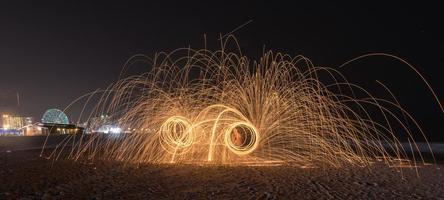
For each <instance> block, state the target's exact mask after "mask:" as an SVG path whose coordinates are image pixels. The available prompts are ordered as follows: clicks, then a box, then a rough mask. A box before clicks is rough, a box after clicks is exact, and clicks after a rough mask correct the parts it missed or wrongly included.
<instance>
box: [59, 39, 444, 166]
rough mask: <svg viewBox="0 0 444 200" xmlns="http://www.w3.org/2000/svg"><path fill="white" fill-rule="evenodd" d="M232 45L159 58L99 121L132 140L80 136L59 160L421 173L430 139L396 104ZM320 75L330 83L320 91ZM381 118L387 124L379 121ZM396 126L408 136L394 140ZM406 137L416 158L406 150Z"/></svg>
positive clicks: (301, 64)
mask: <svg viewBox="0 0 444 200" xmlns="http://www.w3.org/2000/svg"><path fill="white" fill-rule="evenodd" d="M227 42H228V40H227V41H225V43H224V44H223V45H222V48H221V50H218V51H210V50H207V49H200V50H193V49H190V48H184V49H177V50H175V51H173V52H172V53H170V54H166V53H160V54H156V56H155V57H154V58H153V59H151V62H152V64H151V70H150V71H149V72H147V73H145V74H142V75H139V76H130V77H127V78H123V79H120V80H119V81H118V82H117V83H115V84H113V85H112V86H110V87H109V88H108V89H107V90H105V91H102V92H101V93H100V102H99V103H98V104H97V105H96V106H95V109H94V110H93V111H92V112H91V114H90V116H97V115H100V114H102V113H109V114H110V116H112V118H113V119H114V121H115V122H116V124H118V125H119V127H121V128H122V130H130V131H129V132H128V133H125V134H121V135H119V136H118V137H109V136H104V135H103V134H90V135H82V136H81V137H80V139H79V138H76V139H75V138H74V137H72V138H71V139H68V140H66V141H64V142H63V143H61V144H60V145H59V147H58V148H56V150H55V151H54V152H53V153H52V154H51V156H52V157H53V158H58V156H59V155H60V152H61V151H63V149H65V146H66V145H68V144H73V145H72V147H71V148H70V150H69V151H70V153H69V157H70V158H73V159H79V158H82V157H83V158H90V159H110V160H113V161H121V162H124V163H134V164H139V163H191V164H234V165H274V164H293V165H298V166H304V167H309V166H317V165H326V166H334V167H340V166H344V165H359V166H367V165H369V164H371V163H372V162H373V161H375V160H382V161H384V162H386V163H387V164H389V165H391V166H410V165H413V164H412V163H413V162H410V161H409V160H410V159H409V157H408V152H410V151H415V150H417V149H418V147H417V146H416V144H415V142H414V141H415V140H414V137H413V134H414V133H413V131H412V126H415V134H416V136H415V137H416V138H417V137H418V135H419V136H421V137H423V136H424V134H423V133H422V131H421V128H420V127H419V125H418V124H417V123H416V121H415V120H414V118H413V117H412V116H411V115H410V114H409V113H408V112H407V111H405V110H404V109H403V108H402V107H401V106H400V105H399V104H398V102H397V100H396V98H394V97H393V98H391V99H392V100H391V99H381V98H377V97H374V96H372V94H370V93H369V92H367V91H366V90H365V89H363V88H361V87H360V86H358V85H355V84H352V83H349V82H348V81H347V80H346V79H345V77H344V76H343V75H342V74H341V73H339V71H338V69H333V68H326V67H317V66H314V65H313V64H312V63H311V61H310V60H309V59H307V58H305V57H304V56H296V57H290V56H288V55H285V54H281V53H273V52H271V51H270V52H266V53H264V54H263V56H262V57H261V58H260V59H259V60H257V61H254V62H253V61H251V60H249V59H248V58H247V57H245V56H242V55H241V54H240V53H238V52H237V51H228V50H227V49H226V48H225V45H226V43H227ZM366 56H371V55H366ZM386 56H390V55H386ZM390 57H393V56H390ZM141 58H143V59H145V60H148V58H146V57H143V56H140V55H138V56H135V57H133V58H132V59H130V61H129V62H128V64H130V63H131V62H132V61H134V60H137V59H141ZM396 59H398V58H396ZM399 60H400V61H402V60H401V59H399ZM352 61H353V60H352ZM352 61H351V62H352ZM402 62H403V61H402ZM346 64H347V63H346ZM407 65H408V64H407ZM408 66H410V65H408ZM412 69H414V68H413V67H412ZM320 73H322V74H324V79H325V74H327V75H328V77H329V80H332V81H331V83H328V84H324V83H323V82H321V79H320V78H319V74H320ZM418 75H419V76H421V75H420V74H419V72H418ZM421 78H422V76H421ZM424 81H425V80H424ZM379 83H380V84H381V85H382V86H383V87H384V88H385V89H387V90H388V88H387V87H385V86H384V85H383V84H382V83H381V82H379ZM425 83H426V84H427V86H428V87H429V88H428V89H430V90H431V92H432V93H433V95H435V93H434V92H433V90H432V89H431V87H430V86H429V85H428V83H427V82H426V81H425ZM388 91H389V90H388ZM98 93H99V92H95V93H94V94H92V95H98ZM362 94H364V95H365V97H358V96H362ZM90 96H91V95H90ZM435 97H436V95H435ZM436 100H437V102H438V104H439V106H441V105H440V103H439V100H438V99H436ZM369 109H371V110H372V112H369V111H368V110H369ZM375 111H376V112H375ZM375 113H377V114H376V115H378V116H379V118H382V119H384V120H382V121H377V120H373V117H374V116H375ZM397 113H401V115H399V114H397ZM394 122H395V123H396V124H397V126H400V127H401V128H402V129H403V130H402V131H398V132H397V131H395V130H394V129H393V128H392V124H393V123H394ZM407 122H408V123H409V124H410V125H409V126H407V125H406V123H407ZM400 134H404V135H405V138H407V139H408V141H410V144H411V147H410V149H406V148H405V146H402V145H401V142H400V140H399V138H398V136H399V135H400ZM424 139H425V138H424ZM430 151H431V150H430ZM416 159H417V160H419V161H422V162H423V161H424V160H423V159H422V157H417V158H416Z"/></svg>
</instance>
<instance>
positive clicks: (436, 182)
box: [0, 150, 444, 199]
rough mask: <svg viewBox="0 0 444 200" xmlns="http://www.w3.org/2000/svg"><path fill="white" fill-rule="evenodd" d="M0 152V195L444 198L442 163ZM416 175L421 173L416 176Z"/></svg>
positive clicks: (0, 196)
mask: <svg viewBox="0 0 444 200" xmlns="http://www.w3.org/2000/svg"><path fill="white" fill-rule="evenodd" d="M39 153H40V151H39V150H24V151H12V152H10V153H4V152H3V153H2V155H1V158H2V159H1V164H0V166H1V170H0V180H1V182H2V184H0V199H444V190H443V188H444V171H443V166H442V165H439V164H436V165H425V166H424V165H421V166H419V168H418V174H417V172H416V170H414V169H403V170H402V172H399V171H397V169H395V168H390V167H388V166H386V165H384V164H382V163H375V164H374V165H373V166H372V167H370V168H361V167H345V168H311V169H310V168H307V169H301V168H298V167H294V166H272V167H270V166H269V167H258V166H256V167H245V166H237V167H236V166H193V165H142V166H139V167H131V166H129V167H123V166H122V165H121V164H119V163H114V162H103V161H100V162H94V163H85V162H74V161H72V160H63V159H62V160H58V161H56V162H53V161H52V160H48V159H45V158H40V157H39ZM418 175H419V176H418Z"/></svg>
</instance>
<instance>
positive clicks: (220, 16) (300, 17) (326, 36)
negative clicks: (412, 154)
mask: <svg viewBox="0 0 444 200" xmlns="http://www.w3.org/2000/svg"><path fill="white" fill-rule="evenodd" d="M29 2H32V3H29ZM120 2H121V3H112V2H111V1H96V2H95V3H91V2H88V1H85V2H84V3H81V2H80V1H72V2H71V3H67V2H62V1H55V2H46V3H42V2H41V1H28V3H24V2H22V1H1V3H0V112H10V113H19V114H22V115H31V116H34V117H36V118H37V119H39V118H40V117H41V115H42V113H43V112H44V111H45V109H47V108H64V107H65V106H67V105H68V103H69V102H71V101H72V100H73V99H75V98H76V97H78V96H80V95H82V94H85V93H87V92H89V91H92V90H94V89H96V88H105V87H106V86H108V85H109V84H111V83H112V82H113V81H115V80H116V79H117V77H118V75H119V72H120V70H121V68H122V65H123V63H124V62H125V61H126V60H127V59H128V58H129V57H130V56H132V55H134V54H137V53H143V54H146V55H149V56H152V55H154V53H155V52H158V51H170V50H173V49H176V48H179V47H187V46H189V45H191V47H194V48H202V47H203V35H204V34H206V35H207V41H208V43H210V44H211V43H212V44H214V45H215V46H216V45H217V44H218V41H217V39H218V37H219V35H220V34H225V33H227V32H230V31H232V30H233V29H235V28H236V27H238V26H239V25H241V24H243V23H245V22H247V21H249V20H253V21H252V22H251V23H250V24H248V25H247V26H245V27H243V28H242V29H240V30H238V31H236V32H235V35H236V37H237V39H238V40H239V41H240V44H241V47H242V50H243V52H244V53H245V54H246V55H250V56H257V55H258V54H259V53H260V52H262V48H263V46H264V45H265V47H266V48H267V49H272V50H275V51H282V52H286V53H288V54H290V55H298V54H303V55H305V56H307V57H309V58H311V59H312V61H313V62H314V64H315V65H320V66H329V67H335V66H338V65H340V64H342V63H343V62H345V61H347V60H349V59H351V58H353V57H356V56H359V55H362V54H365V53H370V52H385V53H391V54H394V55H397V56H400V57H402V58H404V59H406V60H407V61H408V62H410V63H412V64H413V65H415V66H416V67H417V68H418V70H419V71H420V72H422V73H423V75H424V76H425V77H426V78H427V79H428V80H429V82H430V83H431V85H432V86H434V88H435V89H436V92H437V95H438V96H439V98H440V99H444V80H443V77H442V75H443V71H444V70H443V67H444V66H443V64H444V59H443V56H442V55H441V54H442V53H443V52H444V39H443V31H442V30H441V27H442V25H443V19H444V18H443V15H442V14H441V13H442V11H441V10H439V8H440V6H438V5H432V4H424V5H421V4H419V5H418V2H415V4H406V3H405V2H403V1H400V2H392V3H390V4H388V3H386V2H380V3H378V2H376V1H372V3H356V4H349V3H347V4H345V3H343V4H338V3H333V2H330V1H326V2H317V3H312V4H309V3H307V2H302V3H297V4H287V3H284V2H285V1H282V2H278V1H267V2H268V3H265V2H263V1H254V2H253V1H252V2H251V3H237V2H235V3H226V2H224V1H214V3H192V2H188V1H181V2H182V3H177V2H169V1H158V2H155V1H141V2H129V1H120ZM184 2H186V3H184ZM341 71H342V72H343V73H344V74H345V75H346V76H347V78H349V80H350V81H351V82H355V83H358V84H362V85H364V86H366V88H370V89H378V90H381V88H379V87H377V85H376V84H375V82H374V81H375V80H376V79H377V80H381V81H383V82H384V83H386V84H387V85H388V86H390V88H391V89H392V90H393V91H394V93H395V94H396V95H397V97H398V98H399V100H400V101H401V104H402V105H403V106H404V107H405V108H406V109H407V110H409V111H410V112H411V113H412V114H413V115H414V116H415V117H416V118H417V119H418V121H419V122H420V123H422V124H423V126H424V129H425V130H426V131H428V134H429V135H430V136H429V137H430V138H432V139H433V140H444V138H443V136H442V135H443V133H444V132H443V131H444V129H443V126H442V122H443V119H444V118H443V114H441V113H440V112H439V108H438V107H437V105H436V103H435V102H434V101H433V98H432V96H431V95H430V93H428V92H427V91H426V88H425V85H424V84H423V83H422V82H420V81H419V79H418V77H417V76H416V75H415V74H414V73H412V71H411V70H409V69H408V68H407V67H406V66H405V65H400V64H399V63H398V62H396V61H393V60H390V59H387V58H372V59H365V60H362V61H360V62H358V63H355V64H353V65H350V66H349V68H345V69H342V70H341ZM17 92H18V93H19V95H20V103H21V105H20V107H19V108H17V106H16V104H17V103H16V93H17ZM372 92H373V91H372ZM376 93H378V92H377V91H376ZM67 114H68V116H70V117H71V118H75V116H76V111H72V113H69V112H68V113H67ZM432 133H433V134H432Z"/></svg>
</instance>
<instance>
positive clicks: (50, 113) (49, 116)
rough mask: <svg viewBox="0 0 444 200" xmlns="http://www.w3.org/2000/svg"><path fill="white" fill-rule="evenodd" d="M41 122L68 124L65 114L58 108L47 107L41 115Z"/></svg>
mask: <svg viewBox="0 0 444 200" xmlns="http://www.w3.org/2000/svg"><path fill="white" fill-rule="evenodd" d="M42 122H43V123H45V124H69V120H68V117H67V116H66V114H65V113H64V112H63V111H61V110H59V109H49V110H47V111H46V112H45V113H44V114H43V117H42Z"/></svg>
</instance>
